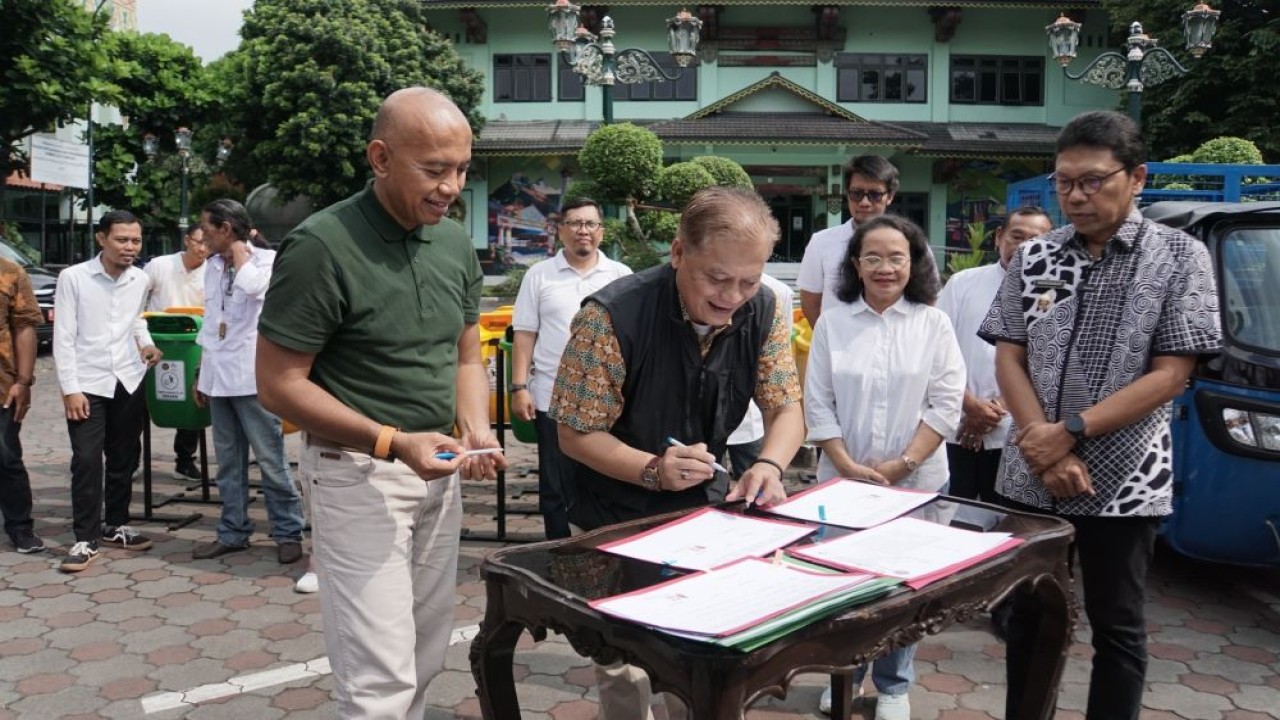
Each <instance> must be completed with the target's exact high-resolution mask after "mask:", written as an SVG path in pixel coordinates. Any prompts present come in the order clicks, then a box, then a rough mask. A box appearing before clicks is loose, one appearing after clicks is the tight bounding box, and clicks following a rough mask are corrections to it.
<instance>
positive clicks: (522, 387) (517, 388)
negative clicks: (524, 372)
mask: <svg viewBox="0 0 1280 720" xmlns="http://www.w3.org/2000/svg"><path fill="white" fill-rule="evenodd" d="M528 389H529V386H528V385H526V384H524V383H511V386H510V387H508V388H507V390H508V391H509V392H513V393H518V392H520V391H521V390H528Z"/></svg>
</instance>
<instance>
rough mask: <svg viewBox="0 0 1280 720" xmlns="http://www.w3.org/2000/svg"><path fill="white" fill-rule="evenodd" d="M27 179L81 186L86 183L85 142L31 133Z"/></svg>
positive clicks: (87, 151)
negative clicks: (29, 172) (29, 170)
mask: <svg viewBox="0 0 1280 720" xmlns="http://www.w3.org/2000/svg"><path fill="white" fill-rule="evenodd" d="M31 179H32V180H35V181H36V182H40V183H53V184H54V185H64V186H66V187H73V188H80V189H81V190H83V189H85V188H87V187H89V146H88V145H83V144H81V143H74V142H67V141H66V140H59V139H57V138H55V137H53V136H51V135H32V136H31Z"/></svg>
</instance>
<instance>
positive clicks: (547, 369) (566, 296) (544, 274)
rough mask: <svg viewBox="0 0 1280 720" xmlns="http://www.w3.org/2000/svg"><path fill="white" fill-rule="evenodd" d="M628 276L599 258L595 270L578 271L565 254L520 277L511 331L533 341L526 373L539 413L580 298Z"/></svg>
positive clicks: (623, 268) (547, 399)
mask: <svg viewBox="0 0 1280 720" xmlns="http://www.w3.org/2000/svg"><path fill="white" fill-rule="evenodd" d="M630 274H631V268H629V267H627V266H626V265H623V264H622V263H620V262H615V261H613V260H610V259H609V258H607V257H605V256H604V253H600V254H599V256H598V257H597V258H596V264H595V266H593V267H591V268H589V269H587V270H585V271H579V270H578V269H577V268H575V267H573V266H572V265H570V264H569V261H568V260H567V259H565V256H564V250H560V251H559V252H558V253H556V254H555V257H552V258H550V259H549V260H543V261H542V262H540V263H538V264H536V265H534V266H533V267H531V268H529V271H528V272H526V273H525V274H524V279H523V280H521V281H520V293H519V294H518V295H517V296H516V306H515V311H514V312H513V313H512V316H511V327H513V328H515V329H516V330H522V331H524V332H531V333H536V334H537V336H538V337H537V339H536V340H534V343H533V366H532V367H531V368H530V373H529V393H530V394H531V395H532V396H533V404H534V407H536V408H537V409H538V410H540V411H542V412H546V411H547V408H549V407H550V406H551V388H552V387H553V386H554V385H555V383H556V370H557V369H558V368H559V367H560V353H562V352H564V346H565V344H566V343H568V342H569V323H571V322H573V316H574V315H576V314H578V310H579V309H580V308H581V307H582V300H583V298H585V297H587V296H588V295H590V294H591V293H593V292H595V291H597V290H599V289H600V288H602V287H604V286H605V285H608V284H609V283H611V282H613V281H614V280H617V279H618V278H620V277H625V276H627V275H630Z"/></svg>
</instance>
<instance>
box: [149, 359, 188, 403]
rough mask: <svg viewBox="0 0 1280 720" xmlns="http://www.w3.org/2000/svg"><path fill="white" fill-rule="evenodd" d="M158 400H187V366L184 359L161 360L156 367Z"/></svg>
mask: <svg viewBox="0 0 1280 720" xmlns="http://www.w3.org/2000/svg"><path fill="white" fill-rule="evenodd" d="M155 374H156V400H163V401H166V402H186V401H187V367H186V363H185V362H184V361H182V360H161V361H160V362H159V363H158V364H157V365H156V368H155Z"/></svg>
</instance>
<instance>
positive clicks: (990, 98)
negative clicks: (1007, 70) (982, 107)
mask: <svg viewBox="0 0 1280 720" xmlns="http://www.w3.org/2000/svg"><path fill="white" fill-rule="evenodd" d="M983 66H984V67H983V69H982V70H981V71H979V73H978V102H982V103H994V102H996V101H997V100H998V99H999V97H1000V96H999V85H1000V75H999V73H997V72H996V70H995V68H991V67H990V66H988V64H987V63H985V62H984V63H983Z"/></svg>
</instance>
